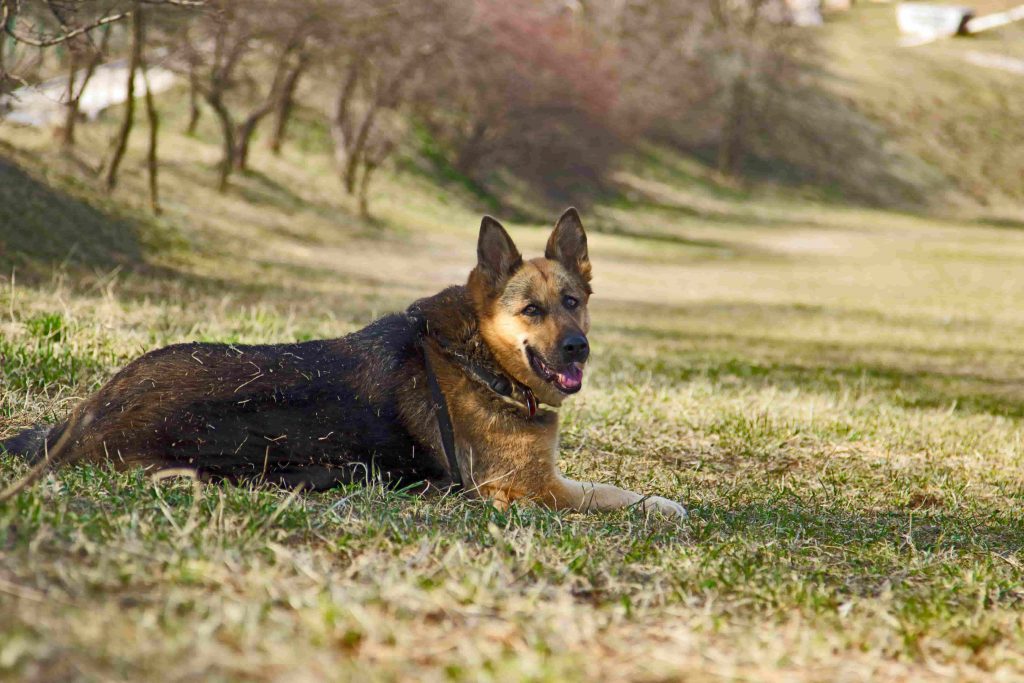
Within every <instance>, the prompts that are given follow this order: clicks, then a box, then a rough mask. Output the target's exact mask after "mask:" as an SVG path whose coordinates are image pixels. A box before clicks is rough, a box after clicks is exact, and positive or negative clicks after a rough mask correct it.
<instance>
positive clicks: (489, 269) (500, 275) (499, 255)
mask: <svg viewBox="0 0 1024 683" xmlns="http://www.w3.org/2000/svg"><path fill="white" fill-rule="evenodd" d="M476 259H477V263H476V271H477V272H478V273H479V274H480V275H481V276H482V277H483V279H484V280H485V281H486V282H487V284H488V285H489V286H490V287H491V289H492V290H497V289H499V288H500V287H501V285H502V284H503V283H504V282H505V280H507V279H508V278H509V277H510V276H511V275H512V273H514V272H516V270H517V269H518V268H519V266H521V265H523V257H522V255H521V254H520V253H519V250H518V249H516V245H515V243H514V242H513V241H512V238H511V237H509V236H508V233H507V232H505V228H503V227H501V223H499V222H498V221H496V220H494V219H493V218H491V217H490V216H484V219H483V221H482V222H481V223H480V238H479V240H478V241H477V245H476Z"/></svg>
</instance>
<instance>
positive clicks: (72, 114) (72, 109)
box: [61, 27, 110, 149]
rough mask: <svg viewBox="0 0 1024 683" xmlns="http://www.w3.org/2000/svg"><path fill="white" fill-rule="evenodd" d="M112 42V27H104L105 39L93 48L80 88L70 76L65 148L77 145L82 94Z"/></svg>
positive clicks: (63, 136)
mask: <svg viewBox="0 0 1024 683" xmlns="http://www.w3.org/2000/svg"><path fill="white" fill-rule="evenodd" d="M109 44H110V27H106V28H104V29H103V40H101V41H100V45H99V47H98V48H94V49H93V54H92V56H91V57H90V58H89V63H88V64H87V65H86V67H85V73H84V74H82V81H81V83H78V89H77V91H76V90H75V87H74V79H75V77H74V74H73V73H72V74H70V75H69V76H68V97H69V99H68V103H67V112H66V113H65V119H64V128H63V135H62V137H61V146H62V147H64V148H65V149H70V148H72V147H74V146H75V128H76V124H77V123H78V118H79V116H80V114H81V112H80V110H79V104H80V103H81V101H82V96H83V95H84V94H85V89H86V88H87V87H89V81H91V80H92V77H93V74H95V73H96V68H97V67H98V66H99V65H100V62H101V61H103V55H105V54H106V53H107V46H108V45H109Z"/></svg>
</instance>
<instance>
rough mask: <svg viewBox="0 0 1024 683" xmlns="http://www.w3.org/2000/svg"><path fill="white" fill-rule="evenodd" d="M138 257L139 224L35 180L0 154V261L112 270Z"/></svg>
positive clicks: (128, 263) (138, 260)
mask: <svg viewBox="0 0 1024 683" xmlns="http://www.w3.org/2000/svg"><path fill="white" fill-rule="evenodd" d="M142 258H143V247H142V236H141V232H140V229H139V227H138V226H137V225H136V224H134V223H132V222H130V221H127V220H124V219H121V218H117V217H115V216H112V215H110V214H108V213H106V212H104V211H102V210H101V209H98V208H96V207H94V206H92V205H91V204H88V203H86V202H84V201H82V200H80V199H78V198H76V197H74V196H72V195H71V194H68V193H66V192H63V191H61V190H58V189H55V188H53V187H50V186H49V185H47V184H46V183H44V182H42V181H40V180H37V179H36V178H34V177H33V176H32V175H30V174H29V173H27V172H25V171H24V170H22V169H21V168H19V167H18V166H15V165H14V164H13V163H12V162H10V161H8V160H6V159H4V158H2V157H0V263H2V264H3V265H4V266H6V267H10V266H24V265H27V264H28V263H30V262H32V261H34V262H37V263H47V264H59V263H65V262H66V263H68V264H74V265H81V266H88V267H92V268H107V269H109V268H114V267H116V266H126V265H131V264H135V263H139V262H141V261H142Z"/></svg>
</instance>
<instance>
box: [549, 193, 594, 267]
mask: <svg viewBox="0 0 1024 683" xmlns="http://www.w3.org/2000/svg"><path fill="white" fill-rule="evenodd" d="M544 258H547V259H551V260H552V261H558V262H559V263H561V264H562V265H563V266H565V267H566V268H568V269H569V270H570V271H571V272H574V273H576V274H577V275H579V276H580V278H581V279H582V280H583V281H584V282H590V255H589V254H588V253H587V233H586V232H585V231H584V230H583V221H581V220H580V214H579V212H578V211H576V209H574V208H572V207H569V208H568V209H566V210H565V213H563V214H562V216H561V218H559V219H558V221H557V222H556V223H555V229H554V231H553V232H552V233H551V237H549V238H548V246H547V249H545V250H544Z"/></svg>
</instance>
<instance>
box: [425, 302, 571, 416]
mask: <svg viewBox="0 0 1024 683" xmlns="http://www.w3.org/2000/svg"><path fill="white" fill-rule="evenodd" d="M409 312H410V314H411V315H412V316H413V318H414V319H416V320H417V322H418V323H419V325H420V334H421V336H423V337H424V338H429V339H431V340H433V342H434V343H435V345H436V347H437V349H438V350H439V351H440V352H441V354H442V355H443V356H444V357H445V358H446V359H448V360H450V361H452V362H453V363H455V364H456V365H458V366H460V367H461V368H462V369H463V370H465V371H466V373H467V374H468V375H469V377H471V378H472V379H473V380H475V381H476V382H477V383H478V384H481V385H483V386H485V387H487V388H488V389H490V390H491V391H492V392H493V393H494V394H496V395H497V396H498V397H499V398H501V399H502V400H503V401H505V402H506V403H508V404H510V405H514V406H516V407H518V408H525V410H526V413H527V416H528V419H532V418H534V417H536V415H537V413H538V412H539V411H540V410H544V411H547V412H557V408H556V407H555V406H549V405H547V404H545V403H541V402H540V401H538V400H537V397H536V395H535V394H534V393H533V389H531V388H530V387H528V386H526V385H525V384H523V383H522V382H519V381H517V380H515V379H513V378H512V377H509V376H508V375H507V374H505V373H504V372H501V371H500V370H497V369H496V368H494V367H493V364H492V363H484V362H480V361H478V360H476V359H474V358H471V357H470V355H469V354H467V353H465V352H463V351H462V350H460V349H458V348H456V345H455V344H453V343H452V342H451V341H450V340H448V339H447V338H446V337H445V336H444V335H442V334H440V333H439V332H437V331H436V330H434V329H431V327H430V325H429V323H428V322H427V319H426V316H424V315H423V314H422V311H420V310H418V309H414V310H410V311H409Z"/></svg>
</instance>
